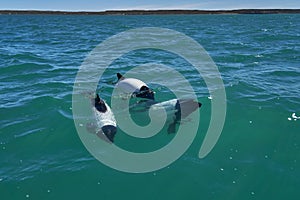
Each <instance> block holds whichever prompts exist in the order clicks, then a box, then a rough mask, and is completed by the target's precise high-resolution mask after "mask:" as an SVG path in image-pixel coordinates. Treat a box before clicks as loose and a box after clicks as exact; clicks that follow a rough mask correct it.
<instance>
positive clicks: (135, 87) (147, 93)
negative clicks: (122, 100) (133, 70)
mask: <svg viewBox="0 0 300 200" xmlns="http://www.w3.org/2000/svg"><path fill="white" fill-rule="evenodd" d="M117 77H118V83H117V85H116V87H119V88H121V89H122V90H123V91H124V92H126V93H131V92H133V94H132V96H134V97H140V98H145V99H151V100H154V92H153V90H151V89H150V88H149V87H148V85H147V84H146V83H144V82H143V81H141V80H139V79H136V78H125V77H124V76H122V74H120V73H117Z"/></svg>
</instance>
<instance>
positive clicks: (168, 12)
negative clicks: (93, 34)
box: [0, 9, 300, 15]
mask: <svg viewBox="0 0 300 200" xmlns="http://www.w3.org/2000/svg"><path fill="white" fill-rule="evenodd" d="M0 14H7V15H17V14H37V15H173V14H176V15H178V14H180V15H189V14H300V9H238V10H106V11H50V10H49V11H48V10H0Z"/></svg>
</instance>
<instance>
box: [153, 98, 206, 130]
mask: <svg viewBox="0 0 300 200" xmlns="http://www.w3.org/2000/svg"><path fill="white" fill-rule="evenodd" d="M201 106H202V104H201V103H199V102H197V101H194V100H193V99H171V100H168V101H163V102H160V103H155V104H152V105H151V106H150V109H153V110H154V111H158V110H160V109H165V111H166V113H167V119H169V120H170V124H169V127H168V133H175V131H176V130H175V129H176V124H177V123H178V122H179V121H180V120H181V119H184V118H186V117H187V116H189V115H190V114H191V113H192V112H194V111H195V110H197V109H198V108H200V107H201ZM158 119H159V117H158Z"/></svg>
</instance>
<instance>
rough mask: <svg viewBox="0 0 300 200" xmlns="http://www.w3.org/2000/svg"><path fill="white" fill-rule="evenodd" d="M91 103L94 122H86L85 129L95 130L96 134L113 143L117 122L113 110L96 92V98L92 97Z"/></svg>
mask: <svg viewBox="0 0 300 200" xmlns="http://www.w3.org/2000/svg"><path fill="white" fill-rule="evenodd" d="M92 104H93V108H92V110H93V112H94V116H95V119H96V124H95V125H94V124H88V125H87V129H88V130H89V131H90V132H96V134H97V136H98V137H100V138H101V139H103V140H105V141H107V142H109V143H113V142H114V137H115V135H116V133H117V123H116V119H115V117H114V114H113V112H112V111H111V109H110V107H109V106H108V105H107V103H106V102H105V101H104V100H102V99H101V98H100V97H99V95H98V94H97V95H96V98H95V99H93V101H92Z"/></svg>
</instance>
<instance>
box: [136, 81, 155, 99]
mask: <svg viewBox="0 0 300 200" xmlns="http://www.w3.org/2000/svg"><path fill="white" fill-rule="evenodd" d="M135 96H136V97H140V98H145V99H151V100H154V92H153V90H151V89H150V88H148V87H147V86H145V85H143V86H142V87H141V88H140V91H139V92H138V93H137V94H136V95H135Z"/></svg>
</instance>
